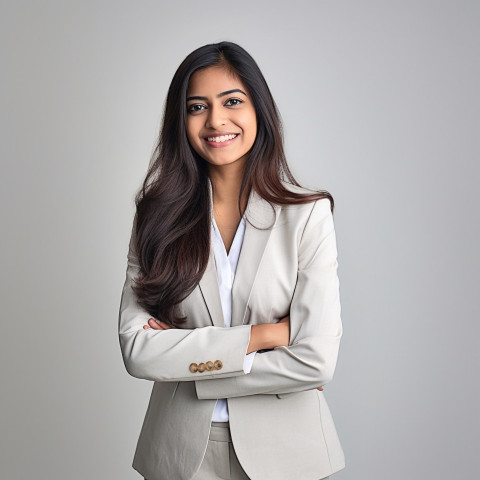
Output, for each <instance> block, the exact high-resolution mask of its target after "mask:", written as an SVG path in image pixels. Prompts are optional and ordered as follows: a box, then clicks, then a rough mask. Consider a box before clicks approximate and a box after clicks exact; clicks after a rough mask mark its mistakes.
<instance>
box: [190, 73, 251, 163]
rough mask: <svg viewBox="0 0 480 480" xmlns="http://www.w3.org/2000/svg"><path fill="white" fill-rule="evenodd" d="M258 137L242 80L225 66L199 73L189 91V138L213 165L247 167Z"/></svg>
mask: <svg viewBox="0 0 480 480" xmlns="http://www.w3.org/2000/svg"><path fill="white" fill-rule="evenodd" d="M256 135H257V118H256V114H255V108H254V106H253V103H252V99H251V97H250V94H249V92H248V91H247V89H246V88H245V85H244V84H243V83H242V82H241V81H240V79H239V78H238V77H237V76H236V75H235V74H232V73H231V72H229V71H227V70H226V69H224V68H221V67H215V66H213V67H208V68H205V69H202V70H197V71H196V72H195V73H194V74H193V75H192V77H191V78H190V84H189V87H188V92H187V136H188V140H189V142H190V145H191V146H192V147H193V149H194V150H195V151H196V152H197V153H198V154H199V155H200V156H201V157H202V158H203V159H204V160H206V161H207V162H208V163H209V165H210V166H217V167H221V166H225V165H230V164H233V163H237V164H238V163H239V164H240V165H243V164H244V163H245V162H246V160H247V158H248V152H249V151H250V149H251V148H252V146H253V143H254V142H255V137H256Z"/></svg>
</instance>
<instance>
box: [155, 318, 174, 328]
mask: <svg viewBox="0 0 480 480" xmlns="http://www.w3.org/2000/svg"><path fill="white" fill-rule="evenodd" d="M156 322H157V324H158V325H160V327H162V330H168V329H170V328H172V327H171V325H169V324H168V323H165V322H162V321H161V320H156Z"/></svg>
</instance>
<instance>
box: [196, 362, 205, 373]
mask: <svg viewBox="0 0 480 480" xmlns="http://www.w3.org/2000/svg"><path fill="white" fill-rule="evenodd" d="M206 368H207V367H206V366H205V364H204V363H199V364H198V371H199V372H200V373H202V372H204V371H205V369H206Z"/></svg>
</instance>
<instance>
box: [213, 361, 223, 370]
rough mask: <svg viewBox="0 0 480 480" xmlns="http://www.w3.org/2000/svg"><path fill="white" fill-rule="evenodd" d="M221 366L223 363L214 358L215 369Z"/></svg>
mask: <svg viewBox="0 0 480 480" xmlns="http://www.w3.org/2000/svg"><path fill="white" fill-rule="evenodd" d="M222 367H223V363H222V362H221V361H220V360H215V363H214V368H215V370H220V369H221V368H222Z"/></svg>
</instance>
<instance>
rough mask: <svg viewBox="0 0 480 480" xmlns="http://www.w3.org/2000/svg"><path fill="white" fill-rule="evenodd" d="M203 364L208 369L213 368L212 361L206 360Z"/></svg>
mask: <svg viewBox="0 0 480 480" xmlns="http://www.w3.org/2000/svg"><path fill="white" fill-rule="evenodd" d="M205 365H206V366H207V370H208V371H210V370H213V368H214V365H213V362H210V361H208V362H207V363H206V364H205Z"/></svg>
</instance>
